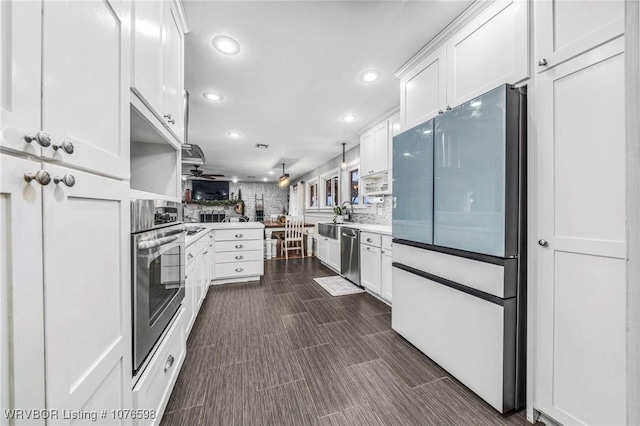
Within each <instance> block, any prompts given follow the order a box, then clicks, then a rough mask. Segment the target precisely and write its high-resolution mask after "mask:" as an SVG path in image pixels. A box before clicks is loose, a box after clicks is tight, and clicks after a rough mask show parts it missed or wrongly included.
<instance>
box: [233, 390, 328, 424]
mask: <svg viewBox="0 0 640 426" xmlns="http://www.w3.org/2000/svg"><path fill="white" fill-rule="evenodd" d="M258 406H259V407H260V412H261V416H260V417H259V421H258V417H257V416H255V417H253V418H251V419H247V418H246V417H245V424H246V425H253V424H256V425H257V424H262V425H282V426H299V425H300V426H302V425H317V424H318V413H317V412H316V408H315V405H314V402H313V399H312V398H311V394H310V393H309V389H308V387H307V384H306V382H305V381H304V380H300V381H297V382H293V383H287V384H284V385H280V386H275V387H272V388H269V389H265V390H263V391H260V392H258Z"/></svg>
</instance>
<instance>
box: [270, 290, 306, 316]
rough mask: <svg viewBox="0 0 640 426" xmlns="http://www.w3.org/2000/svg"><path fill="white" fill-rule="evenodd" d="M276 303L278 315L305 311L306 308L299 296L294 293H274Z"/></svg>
mask: <svg viewBox="0 0 640 426" xmlns="http://www.w3.org/2000/svg"><path fill="white" fill-rule="evenodd" d="M273 298H274V299H275V302H276V305H277V306H278V310H279V312H280V315H291V314H299V313H302V312H307V308H306V307H305V306H304V304H303V303H302V301H301V300H300V298H299V297H298V296H297V294H296V293H284V294H277V295H274V296H273Z"/></svg>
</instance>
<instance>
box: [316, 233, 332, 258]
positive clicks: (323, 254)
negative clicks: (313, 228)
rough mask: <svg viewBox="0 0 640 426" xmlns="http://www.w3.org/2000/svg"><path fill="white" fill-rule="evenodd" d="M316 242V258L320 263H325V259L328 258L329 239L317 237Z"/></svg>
mask: <svg viewBox="0 0 640 426" xmlns="http://www.w3.org/2000/svg"><path fill="white" fill-rule="evenodd" d="M316 241H317V246H316V256H317V257H318V259H320V261H321V262H323V263H327V259H328V258H329V238H327V237H323V236H321V235H318V239H317V240H316Z"/></svg>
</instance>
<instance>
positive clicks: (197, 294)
mask: <svg viewBox="0 0 640 426" xmlns="http://www.w3.org/2000/svg"><path fill="white" fill-rule="evenodd" d="M203 260H204V257H202V253H200V254H198V255H197V256H196V258H195V259H194V260H193V265H194V271H193V275H194V278H195V280H194V282H193V315H194V316H195V317H197V316H198V309H199V308H200V298H201V297H202V274H203V272H204V268H203V266H204V265H203Z"/></svg>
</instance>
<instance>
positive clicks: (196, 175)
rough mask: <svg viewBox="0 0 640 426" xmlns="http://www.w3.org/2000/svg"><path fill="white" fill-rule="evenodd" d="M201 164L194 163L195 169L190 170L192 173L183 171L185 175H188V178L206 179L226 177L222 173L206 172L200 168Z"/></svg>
mask: <svg viewBox="0 0 640 426" xmlns="http://www.w3.org/2000/svg"><path fill="white" fill-rule="evenodd" d="M199 167H200V166H198V165H194V166H193V169H191V170H189V171H190V172H191V174H190V175H189V174H186V173H183V175H185V176H187V179H206V180H216V178H220V177H224V175H221V174H212V173H204V172H203V171H202V170H200V169H199Z"/></svg>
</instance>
